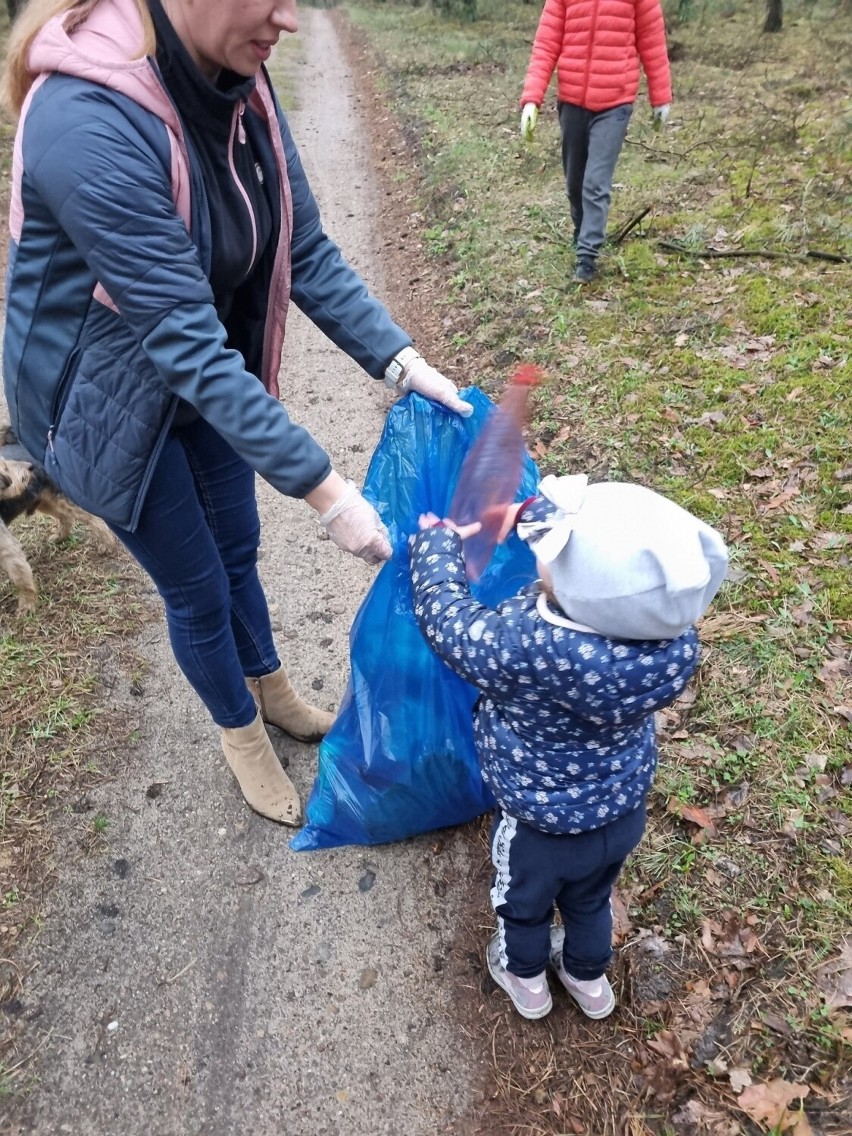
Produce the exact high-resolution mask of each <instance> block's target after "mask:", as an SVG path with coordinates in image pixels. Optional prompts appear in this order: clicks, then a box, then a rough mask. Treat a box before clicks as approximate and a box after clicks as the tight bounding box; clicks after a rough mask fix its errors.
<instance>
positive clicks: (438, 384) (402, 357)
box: [385, 347, 473, 418]
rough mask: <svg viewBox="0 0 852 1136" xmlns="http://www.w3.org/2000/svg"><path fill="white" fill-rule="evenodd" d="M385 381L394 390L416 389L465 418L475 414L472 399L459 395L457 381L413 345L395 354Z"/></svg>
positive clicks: (425, 396)
mask: <svg viewBox="0 0 852 1136" xmlns="http://www.w3.org/2000/svg"><path fill="white" fill-rule="evenodd" d="M385 382H386V383H387V385H388V386H389V387H390V388H391V389H392V390H398V391H403V392H407V391H416V392H417V394H421V395H423V397H424V398H431V399H432V401H433V402H440V403H441V404H442V405H443V406H446V407H447V409H448V410H453V411H455V413H456V414H458V415H460V416H461V417H462V418H469V417H470V415H471V414H473V407H472V406H471V405H470V403H469V402H465V401H464V399H461V398H459V388H458V387H457V386H456V384H455V383H454V382H452V381H451V380H450V379H448V378H446V377H445V376H444V375H442V374H441V372H440V371H436V370H435V368H434V367H430V366H429V364H428V363H427V362H426V360H425V359H424V358H423V356H422V355H420V354H418V352H417V351H415V350H414V348H413V347H404V348H403V349H402V351H400V352H399V353H398V354H397V355H395V356H394V357H393V359H392V360H391V362H390V364H389V366H388V368H387V370H386V371H385Z"/></svg>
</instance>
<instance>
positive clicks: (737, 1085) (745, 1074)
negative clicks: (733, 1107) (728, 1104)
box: [728, 1065, 751, 1093]
mask: <svg viewBox="0 0 852 1136" xmlns="http://www.w3.org/2000/svg"><path fill="white" fill-rule="evenodd" d="M728 1080H729V1081H730V1082H731V1088H732V1089H733V1090H734V1092H735V1093H741V1092H742V1091H743V1089H747V1088H748V1086H749V1085H750V1084H751V1073H749V1071H748V1069H743V1068H742V1067H741V1066H739V1065H738V1066H737V1067H736V1068H735V1069H729V1070H728Z"/></svg>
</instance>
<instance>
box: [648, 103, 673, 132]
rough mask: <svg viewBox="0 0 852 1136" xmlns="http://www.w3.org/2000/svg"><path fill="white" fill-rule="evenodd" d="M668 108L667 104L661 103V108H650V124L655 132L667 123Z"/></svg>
mask: <svg viewBox="0 0 852 1136" xmlns="http://www.w3.org/2000/svg"><path fill="white" fill-rule="evenodd" d="M670 109H671V108H670V107H669V104H668V103H663V105H662V106H658V107H651V123H652V125H653V127H654V129H655V130H659V129H660V127H661V126H665V124H666V123H667V122H668V121H669V110H670Z"/></svg>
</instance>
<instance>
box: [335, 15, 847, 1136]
mask: <svg viewBox="0 0 852 1136" xmlns="http://www.w3.org/2000/svg"><path fill="white" fill-rule="evenodd" d="M683 10H689V9H685V8H682V11H683ZM347 11H348V18H349V20H350V22H351V24H352V25H353V26H354V27H355V28H356V29H357V32H358V34H359V36H360V37H361V38H362V39H363V40H364V42H365V43H367V44H368V46H369V50H370V52H371V53H372V56H373V65H372V66H373V71H374V74H375V75H376V76H377V79H376V82H377V84H378V86H379V95H380V97H381V98H382V100H383V101H385V102H386V103H391V102H392V103H393V105H394V107H395V109H396V112H397V114H398V115H399V117H400V119H401V123H402V130H403V134H404V137H405V140H406V144H407V149H408V157H409V160H410V163H411V164H412V165H413V166H415V167H417V168H419V171H420V172H419V178H420V180H419V199H418V200H417V201H412V202H411V205H410V209H411V210H412V211H413V210H415V209H416V210H417V213H412V223H413V224H416V225H417V226H418V227H419V231H420V234H421V236H422V239H423V245H424V248H425V252H426V255H427V257H428V258H429V259H430V260H431V262H432V269H433V274H434V276H435V277H436V278H437V279H438V280H440V282H441V286H440V287H439V288H437V289H436V295H435V296H434V297H433V302H434V304H435V307H436V309H437V312H438V317H439V319H440V320H442V321H443V326H444V327H445V329H446V335H445V339H444V341H443V342H442V343H440V344H439V343H433V344H429V345H428V350H429V352H430V353H431V354H432V355H434V356H441V362H442V364H443V365H444V366H445V369H446V370H447V371H448V373H450V374H451V375H452V376H453V377H454V378H456V379H457V380H458V381H459V382H460V384H461V385H465V384H466V383H467V382H471V381H475V382H476V383H477V384H478V385H480V386H481V387H483V388H484V389H485V390H487V391H489V392H490V393H492V394H494V393H496V392H497V391H498V390H499V389H500V388H501V386H502V384H503V383H504V382H505V380H506V379H507V377H508V375H509V374H510V372H511V370H512V369H513V368H514V366H515V364H516V363H517V362H518V361H524V362H527V361H529V362H536V363H538V364H540V365H541V366H543V367H544V368H545V370H546V371H547V372H548V374H549V375H550V382H549V384H548V386H547V387H545V388H544V389H542V390H541V391H539V392H537V394H536V396H535V417H534V422H533V425H532V429H531V431H530V447H531V449H532V451H533V453H534V454H535V456H536V458H537V460H538V462H539V466H540V468H541V471H542V473H548V472H555V473H565V472H575V471H578V470H582V471H588V472H589V473H590V474H591V475H592V476H593V477H596V478H627V479H633V480H637V481H640V482H642V483H644V484H648V485H651V486H653V487H654V488H656V489H659V490H660V491H661V492H664V493H666V494H667V495H669V496H672V497H673V498H674V499H676V500H677V501H679V502H680V503H682V504H683V505H684V506H685V507H687V508H690V509H692V510H694V511H696V512H698V513H699V514H700V515H701V516H703V517H704V518H706V519H707V520H708V521H710V522H711V523H713V524H715V525H717V526H718V527H719V528H720V529H721V530H722V531H723V532H724V534H725V536H726V539H727V540H728V542H729V545H730V548H731V553H732V571H731V578H730V580H729V581H728V583H727V584H726V586H725V588H724V590H723V592H722V594H721V596H720V597H719V599H718V600H717V602H716V604H715V605H714V608H713V611H712V613H711V614H710V615H709V617H708V618H707V619H706V620H705V623H704V627H703V641H704V655H703V661H702V664H701V668H700V672H699V674H698V676H697V679H696V681H695V682H694V683H693V686H692V688H691V690H690V691H689V692H688V693H687V695H686V696H685V697H684V698H683V699H681V700H680V702H678V703H677V704H675V706H674V707H672V708H671V709H670V710H669V711H667V712H666V713H665V714H664V715H662V716H661V720H660V739H661V751H662V752H661V765H660V773H659V777H658V780H657V784H656V787H655V790H654V793H653V796H652V801H651V805H652V819H651V824H650V831H649V835H648V837H647V838H646V841H645V843H644V844H643V846H642V847H641V849H640V850H639V851H638V852H637V854H636V855H635V856H634V857H633V858H632V861H631V863H630V865H629V869H628V871H627V872H626V874H625V877H624V880H623V882H622V883H623V895H624V898H625V902H626V913H625V919H624V920H623V921H622V931H621V942H622V943H623V944H624V945H623V948H622V951H621V955H620V958H619V961H618V964H617V966H616V971H615V977H616V982H617V984H618V985H619V989H620V994H621V1005H622V1009H621V1012H620V1017H619V1019H618V1022H617V1024H609V1025H603V1027H602V1024H598V1025H595V1026H593V1027H590V1028H587V1027H586V1026H585V1025H584V1024H582V1023H578V1022H577V1021H576V1015H574V1014H572V1013H571V1012H570V1011H568V1010H565V1009H564V1008H563V1009H558V1010H557V1011H556V1012H555V1013H554V1015H553V1016H552V1018H551V1019H548V1020H547V1021H546V1022H545V1023H537V1024H535V1025H534V1026H530V1025H529V1024H526V1023H523V1022H521V1021H520V1019H518V1018H517V1017H514V1018H512V1017H510V1016H509V1014H508V1013H507V1012H504V1008H503V1001H502V995H498V994H494V991H493V987H491V986H490V985H489V980H488V979H487V978H484V979H483V981H482V984H481V987H480V989H481V992H482V1000H481V1001H482V1004H480V1003H479V1002H477V1005H476V1007H475V1012H474V1015H473V1021H472V1025H471V1030H472V1032H473V1036H474V1037H475V1038H476V1039H477V1041H478V1043H479V1044H480V1045H482V1046H483V1047H484V1046H487V1047H488V1049H489V1052H491V1053H492V1054H493V1084H492V1088H491V1094H490V1099H491V1104H490V1105H486V1106H485V1107H484V1109H483V1114H482V1121H481V1123H482V1131H488V1132H489V1133H497V1132H500V1133H503V1132H505V1133H521V1132H524V1133H542V1134H544V1133H557V1132H559V1133H561V1132H583V1133H588V1134H590V1136H592V1134H593V1136H605V1134H609V1133H613V1134H614V1136H616V1134H617V1136H623V1134H624V1133H631V1134H639V1133H648V1132H653V1133H681V1132H684V1133H686V1132H689V1133H692V1132H705V1131H706V1132H723V1131H724V1132H726V1133H734V1132H745V1133H752V1132H757V1131H759V1130H765V1129H761V1128H760V1127H759V1125H757V1124H756V1123H755V1122H754V1121H753V1119H750V1118H749V1117H750V1115H752V1114H749V1112H748V1109H747V1108H745V1107H741V1103H740V1102H741V1101H742V1100H746V1099H747V1098H742V1097H741V1096H740V1094H741V1093H742V1091H743V1082H742V1079H741V1074H740V1073H735V1074H734V1075H733V1076H732V1074H731V1070H745V1071H746V1072H747V1074H748V1076H749V1078H750V1079H751V1080H752V1082H753V1084H754V1085H755V1086H757V1090H758V1091H760V1089H761V1087H762V1086H766V1085H767V1084H769V1083H770V1082H771V1081H773V1080H775V1079H777V1078H783V1079H784V1080H786V1081H787V1082H788V1083H791V1084H797V1085H800V1086H803V1092H804V1093H805V1094H806V1099H805V1101H804V1109H805V1112H804V1114H802V1115H803V1116H807V1117H810V1122H811V1124H812V1126H821V1127H820V1128H819V1130H820V1131H824V1132H826V1133H830V1132H838V1133H839V1132H840V1131H845V1129H844V1128H843V1125H844V1124H846V1123H847V1121H848V1115H849V1113H848V1108H849V1068H850V1061H849V1058H850V1050H849V1038H850V1036H852V1035H851V1034H850V1022H849V1019H848V1017H846V1016H845V1015H844V1009H845V1008H844V1006H843V1005H842V1004H835V1002H834V1001H833V1000H832V995H831V990H832V989H833V988H832V986H831V982H830V980H829V978H828V977H827V976H828V975H829V974H834V973H836V971H835V970H832V966H833V965H834V964H833V963H831V964H830V965H829V966H828V967H827V968H825V969H823V968H824V965H825V964H826V962H827V960H832V959H835V960H836V959H838V958H839V959H840V960H841V962H839V963H838V964H837V965H838V966H840V967H842V965H845V966H846V967H849V966H850V965H852V959H849V958H848V957H847V955H845V954H843V953H842V950H843V944H844V937H845V936H846V935H848V930H849V926H850V923H851V922H852V903H851V902H850V901H852V894H850V873H849V871H848V868H847V864H848V862H849V853H850V847H852V845H850V832H852V806H850V803H849V792H848V786H849V784H850V782H852V763H851V762H850V720H852V663H850V652H849V642H850V633H852V619H850V613H851V612H852V601H850V594H852V589H850V588H849V578H850V577H849V569H850V544H852V527H850V524H851V523H852V522H851V520H850V519H851V518H852V465H850V460H849V457H848V441H849V438H850V436H852V422H850V412H849V386H850V378H852V371H850V364H849V355H850V333H849V326H848V297H849V290H850V283H852V273H850V267H849V263H848V262H842V261H837V260H826V259H821V258H818V257H815V256H813V255H811V254H813V253H814V252H817V253H823V254H825V253H827V254H830V255H832V256H846V257H849V255H850V253H852V242H850V233H849V230H848V190H849V184H848V169H849V158H850V147H849V133H848V121H849V108H848V96H847V93H846V86H845V83H846V80H845V78H844V70H843V67H844V65H843V63H842V58H843V56H844V54H845V55H846V56H847V57H848V48H849V46H850V39H852V37H850V28H849V24H848V21H845V22H844V21H842V20H840V18H839V9H838V10H835V9H834V8H833V7H831V6H827V5H808V6H803V5H795V4H793V5H787V6H785V21H786V24H785V30H784V32H783V33H782V34H781V35H774V36H765V35H762V34H761V32H760V27H761V23H762V18H761V17H760V15H759V14H758V13H757V12H756V11H755V10H754V9H753V8H751V7H748V6H746V5H738V4H731V5H728V6H727V7H726V8H725V11H724V13H722V12H721V11H720V9H719V7H718V6H715V5H711V4H707V5H704V6H702V7H701V8H700V10H699V9H698V8H692V9H691V10H689V11H691V18H690V19H689V21H688V22H686V23H683V24H681V25H679V26H675V25H674V23H673V21H671V20H670V42H671V44H672V55H673V56H674V57H675V58H676V61H675V62H674V63H673V80H674V89H675V102H674V104H673V114H672V120H671V123H670V126H669V128H668V129H667V130H665V131H662V132H659V133H658V132H655V131H654V130H653V129H652V128H651V125H650V112H649V108H648V106H647V99H646V98H645V95H644V93H642V94H640V98H639V100H638V101H637V105H636V110H635V112H634V116H633V121H632V123H631V128H630V132H629V135H628V140H627V144H626V146H625V148H624V151H623V153H622V157H621V160H620V163H619V166H618V169H617V171H616V187H615V194H614V201H613V207H612V211H611V215H610V230H611V233H613V234H615V233H617V232H618V231H619V230H620V229H622V228H623V226H624V225H625V224H627V223H628V222H629V221H630V220H631V219H632V218H634V217H635V216H636V215H637V214H638V213H640V212H641V211H642V210H643V209H645V208H646V207H650V211H649V213H648V214H647V215H646V216H645V218H644V219H643V220H642V221H641V222H640V223H639V224H638V225H637V226H636V227H635V228H634V229H633V230H632V231H631V232H630V234H629V235H628V236H627V237H626V238H625V239H624V240H623V241H621V242H620V243H618V244H611V245H610V246H609V248H608V249H607V251H606V256H605V259H604V262H603V266H602V273H601V279H600V281H599V282H598V283H597V284H596V285H594V286H593V287H591V288H586V289H583V290H580V289H578V288H576V287H575V286H573V285H572V284H571V283H570V280H571V273H572V269H573V253H572V249H571V242H570V232H571V225H570V218H569V216H568V207H567V201H566V199H565V194H564V189H563V184H562V174H561V167H560V161H559V131H558V122H557V117H556V109H555V97H554V93H553V91H554V89H553V87H552V88H551V94H550V96H549V98H548V100H547V102H546V103H545V107H544V108H543V111H542V114H541V116H540V119H539V127H538V130H537V133H536V137H535V140H534V141H533V143H532V144H530V145H525V144H523V143H522V141H521V139H520V137H519V134H518V122H519V107H518V105H517V100H518V97H519V95H520V90H521V84H522V80H523V76H524V72H525V69H526V65H527V61H528V58H529V49H530V43H531V40H532V36H533V34H534V31H535V26H536V23H537V20H538V16H539V11H540V9H539V8H538V7H537V6H532V5H525V4H522V3H519V2H515V3H511V2H510V3H508V4H500V5H496V4H493V3H480V5H479V15H480V18H479V19H477V20H476V21H474V22H461V21H453V20H448V19H442V18H441V16H440V15H439V14H438V13H436V12H435V11H433V10H431V9H424V8H414V9H412V8H410V7H405V6H396V5H389V4H381V5H371V4H357V5H352V6H351V7H349V9H348V10H347ZM842 45H845V47H846V52H845V53H844V51H843V50H842ZM844 122H845V123H846V127H844V125H843V124H844ZM396 161H397V162H398V161H399V159H398V157H397V159H396ZM719 252H735V253H739V254H746V255H735V256H718V255H715V254H717V253H719ZM486 880H487V870H486V869H483V872H482V873H481V878H480V881H479V882H480V891H479V892H478V893H477V894H476V896H475V899H474V903H475V904H479V905H481V910H479V909H477V910H476V912H475V915H474V922H475V925H476V926H477V928H478V933H479V939H481V940H484V938H485V937H486V934H487V930H486V929H487V927H488V926H489V925H490V916H489V915H488V911H487V882H486ZM649 942H651V946H650V947H648V943H649ZM470 946H471V948H472V949H475V950H481V947H482V942H481V941H477V942H476V943H473V942H471V944H470ZM846 949H847V952H848V946H847V948H846ZM655 952H656V953H655ZM843 959H846V962H845V964H843V963H842V960H843ZM655 990H657V991H658V992H661V993H659V996H654V991H655ZM841 1003H842V999H841ZM569 1052H570V1060H569V1059H568V1058H567V1056H566V1054H567V1053H569ZM738 1078H739V1079H738ZM794 1113H795V1106H791V1111H790V1112H782V1114H780V1118H779V1124H780V1127H779V1129H778V1130H779V1131H782V1130H783V1131H800V1132H805V1131H807V1130H808V1129H805V1127H804V1123H805V1121H804V1120H802V1122H801V1127H800V1128H798V1129H797V1128H796V1127H795V1125H796V1123H798V1122H797V1121H796V1120H795V1116H794ZM591 1117H595V1118H596V1119H595V1120H591V1119H590V1118H591ZM690 1125H691V1126H692V1127H690Z"/></svg>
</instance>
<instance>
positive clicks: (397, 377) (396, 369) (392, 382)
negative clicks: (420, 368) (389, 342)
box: [385, 347, 420, 390]
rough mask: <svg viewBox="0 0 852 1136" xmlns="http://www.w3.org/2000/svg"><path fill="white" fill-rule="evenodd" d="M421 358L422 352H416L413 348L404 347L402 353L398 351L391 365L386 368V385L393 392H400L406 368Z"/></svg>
mask: <svg viewBox="0 0 852 1136" xmlns="http://www.w3.org/2000/svg"><path fill="white" fill-rule="evenodd" d="M419 358H420V352H419V351H415V349H414V348H413V347H403V349H402V351H397V353H396V355H394V357H393V359H391V361H390V363H388V365H387V367H386V368H385V384H386V385H387V386H389V387H390V388H391V390H398V389H399V384H400V381H401V380H402V376H403V374H404V372H405V368H406V367H407V366H408V364H409V363H412V362H413V361H414V360H415V359H419Z"/></svg>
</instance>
